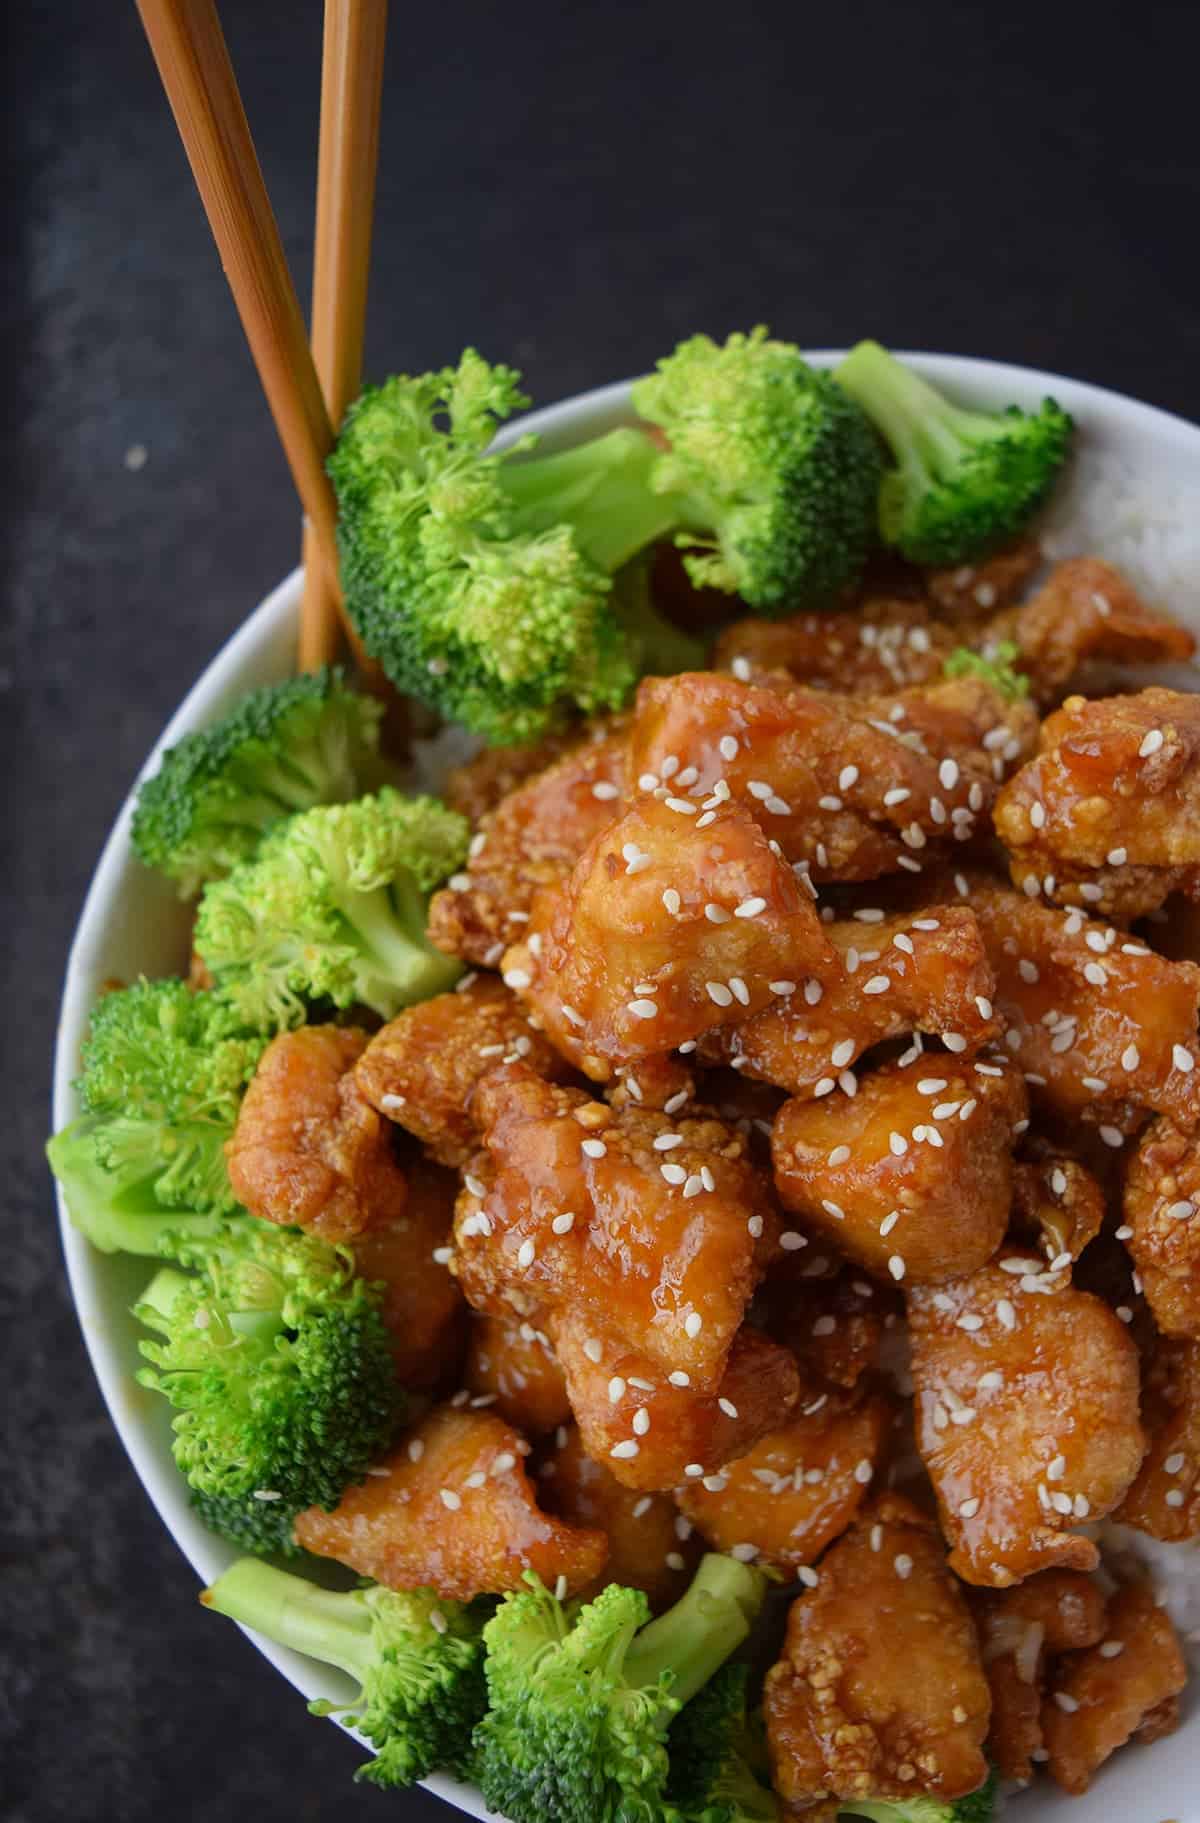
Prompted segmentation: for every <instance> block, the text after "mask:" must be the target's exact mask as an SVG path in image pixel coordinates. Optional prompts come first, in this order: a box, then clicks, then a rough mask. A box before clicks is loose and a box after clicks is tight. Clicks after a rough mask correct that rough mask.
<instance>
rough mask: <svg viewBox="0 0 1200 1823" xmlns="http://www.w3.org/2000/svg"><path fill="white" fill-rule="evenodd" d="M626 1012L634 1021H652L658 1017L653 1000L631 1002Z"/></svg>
mask: <svg viewBox="0 0 1200 1823" xmlns="http://www.w3.org/2000/svg"><path fill="white" fill-rule="evenodd" d="M626 1010H627V1011H628V1012H630V1013H632V1014H633V1016H634V1018H635V1019H654V1018H657V1016H658V1008H657V1007H656V1006H655V1004H654V1002H653V1000H631V1001H630V1002H629V1005H628V1007H627V1009H626Z"/></svg>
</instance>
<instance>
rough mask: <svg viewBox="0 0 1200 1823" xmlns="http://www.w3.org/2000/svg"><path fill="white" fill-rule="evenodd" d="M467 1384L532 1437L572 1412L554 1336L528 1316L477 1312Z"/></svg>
mask: <svg viewBox="0 0 1200 1823" xmlns="http://www.w3.org/2000/svg"><path fill="white" fill-rule="evenodd" d="M463 1384H464V1385H465V1386H467V1387H469V1388H470V1390H471V1392H472V1393H474V1394H475V1395H476V1397H477V1398H484V1399H486V1398H491V1399H492V1401H493V1403H494V1407H495V1410H496V1411H498V1412H499V1414H500V1416H501V1417H502V1418H507V1420H508V1422H509V1423H510V1424H515V1425H516V1426H517V1428H518V1429H519V1430H522V1431H524V1433H525V1435H526V1436H528V1437H538V1436H542V1435H544V1434H545V1433H546V1432H547V1431H552V1430H554V1428H555V1427H556V1426H557V1425H560V1424H565V1423H566V1422H567V1420H568V1419H569V1418H570V1416H571V1403H570V1400H569V1399H568V1398H567V1386H566V1381H565V1380H564V1379H563V1372H562V1368H561V1367H560V1366H559V1364H558V1360H557V1359H556V1357H555V1353H554V1350H553V1348H552V1347H551V1346H550V1338H549V1336H547V1335H546V1333H545V1331H544V1330H541V1329H538V1328H536V1327H535V1325H534V1324H532V1323H530V1322H529V1321H528V1319H522V1318H516V1317H513V1318H512V1319H509V1318H507V1317H489V1316H482V1315H480V1314H479V1312H475V1313H474V1315H473V1316H472V1319H471V1339H470V1344H469V1347H468V1350H467V1365H466V1368H465V1370H464V1373H463Z"/></svg>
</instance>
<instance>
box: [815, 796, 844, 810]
mask: <svg viewBox="0 0 1200 1823" xmlns="http://www.w3.org/2000/svg"><path fill="white" fill-rule="evenodd" d="M841 808H842V800H841V798H834V797H823V798H818V799H817V809H818V810H832V811H838V810H840V809H841Z"/></svg>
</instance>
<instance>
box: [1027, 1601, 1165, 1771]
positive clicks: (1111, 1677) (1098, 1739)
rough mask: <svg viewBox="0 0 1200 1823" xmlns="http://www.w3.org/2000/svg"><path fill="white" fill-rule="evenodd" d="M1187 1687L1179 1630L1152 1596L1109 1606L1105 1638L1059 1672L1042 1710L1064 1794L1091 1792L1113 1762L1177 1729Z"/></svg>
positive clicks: (1069, 1658) (1066, 1660) (1068, 1658)
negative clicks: (1141, 1742) (1177, 1702)
mask: <svg viewBox="0 0 1200 1823" xmlns="http://www.w3.org/2000/svg"><path fill="white" fill-rule="evenodd" d="M1186 1682H1187V1667H1186V1665H1185V1663H1184V1658H1183V1653H1182V1652H1181V1650H1180V1647H1179V1641H1178V1639H1177V1638H1176V1636H1175V1629H1174V1627H1173V1626H1172V1625H1171V1622H1170V1619H1169V1618H1168V1616H1167V1612H1166V1610H1165V1609H1164V1608H1160V1607H1159V1605H1158V1603H1157V1602H1156V1600H1155V1598H1154V1592H1153V1590H1152V1589H1150V1588H1149V1587H1147V1586H1146V1584H1144V1583H1129V1584H1127V1585H1126V1587H1125V1588H1123V1589H1121V1590H1119V1591H1118V1592H1117V1594H1116V1595H1114V1596H1113V1598H1112V1600H1111V1601H1110V1602H1109V1604H1108V1612H1107V1614H1106V1616H1105V1625H1104V1638H1103V1639H1102V1640H1101V1642H1100V1643H1099V1645H1096V1646H1089V1647H1088V1648H1087V1649H1086V1650H1085V1651H1082V1652H1069V1653H1067V1654H1066V1655H1065V1657H1063V1658H1061V1659H1060V1660H1059V1661H1058V1663H1057V1664H1056V1666H1055V1667H1054V1675H1053V1678H1052V1679H1051V1683H1052V1689H1051V1691H1050V1694H1049V1695H1048V1696H1047V1698H1046V1701H1045V1703H1044V1705H1043V1707H1042V1729H1043V1733H1044V1735H1045V1739H1046V1749H1047V1752H1048V1754H1049V1771H1050V1775H1051V1777H1052V1778H1054V1779H1056V1780H1057V1782H1058V1783H1059V1784H1060V1785H1061V1786H1062V1788H1063V1790H1064V1791H1069V1792H1073V1793H1074V1794H1075V1795H1076V1796H1078V1795H1079V1794H1080V1793H1082V1792H1085V1791H1086V1790H1087V1788H1088V1786H1089V1785H1090V1784H1091V1782H1092V1779H1093V1777H1094V1776H1095V1774H1096V1773H1097V1772H1098V1771H1099V1769H1100V1767H1101V1766H1102V1765H1103V1764H1104V1762H1105V1760H1107V1759H1108V1757H1109V1755H1110V1754H1113V1753H1115V1752H1116V1750H1117V1748H1118V1747H1123V1746H1124V1745H1125V1743H1126V1741H1128V1740H1130V1739H1131V1738H1133V1737H1135V1736H1138V1735H1141V1734H1142V1731H1143V1729H1147V1725H1148V1732H1147V1733H1146V1735H1145V1738H1146V1739H1150V1740H1158V1739H1159V1738H1160V1737H1161V1736H1162V1735H1163V1734H1168V1733H1170V1731H1171V1729H1172V1728H1173V1727H1175V1726H1176V1725H1177V1723H1178V1710H1177V1708H1176V1707H1175V1706H1174V1703H1173V1699H1174V1698H1175V1697H1177V1696H1178V1695H1179V1693H1180V1691H1181V1690H1182V1689H1183V1687H1184V1685H1185V1683H1186Z"/></svg>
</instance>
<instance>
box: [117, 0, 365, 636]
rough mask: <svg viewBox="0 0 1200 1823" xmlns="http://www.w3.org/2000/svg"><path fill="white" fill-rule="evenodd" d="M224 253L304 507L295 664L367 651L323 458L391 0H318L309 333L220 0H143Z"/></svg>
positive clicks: (359, 314)
mask: <svg viewBox="0 0 1200 1823" xmlns="http://www.w3.org/2000/svg"><path fill="white" fill-rule="evenodd" d="M137 5H138V11H139V13H140V14H141V18H142V24H143V26H144V28H145V31H146V36H147V38H148V39H149V41H150V49H151V51H152V52H153V55H154V61H155V63H156V64H157V65H158V72H159V75H160V76H161V78H162V83H163V87H164V89H165V90H166V93H167V99H168V100H169V102H170V104H171V110H172V112H173V114H174V116H175V122H176V125H177V126H178V128H179V133H180V137H181V138H182V140H183V143H184V147H185V149H186V151H187V155H188V161H189V163H190V164H191V167H192V175H193V176H194V178H195V180H196V186H197V188H198V190H199V191H200V195H201V198H202V200H203V203H204V207H205V211H206V213H207V215H208V221H209V226H210V227H211V229H212V232H213V237H214V239H215V240H216V243H217V248H218V251H219V253H220V256H221V264H222V265H223V266H224V268H225V275H226V277H227V279H228V280H229V287H230V290H231V291H232V292H233V297H234V302H235V303H236V305H237V309H238V314H239V316H240V317H241V320H242V328H243V329H244V331H245V334H246V339H247V341H248V342H249V344H250V351H251V354H252V355H253V357H254V364H255V366H256V367H257V369H258V376H259V379H260V380H261V382H262V387H263V391H264V392H265V394H266V396H267V403H268V405H269V406H270V409H271V415H272V416H273V418H274V420H275V427H276V429H277V430H278V432H279V437H280V441H281V442H282V444H283V448H284V453H285V455H286V456H287V460H288V464H289V466H290V468H291V471H292V478H293V480H294V481H295V483H296V491H297V493H298V494H299V496H300V502H301V505H302V507H303V509H304V517H305V526H304V545H303V556H304V566H305V585H304V601H303V607H302V610H301V619H300V642H299V663H300V667H301V669H302V670H313V669H315V668H316V667H317V666H319V665H322V664H326V663H328V662H329V661H330V660H331V659H332V658H334V657H335V656H336V654H337V649H338V644H339V620H338V617H339V613H340V615H341V630H342V631H344V633H345V636H346V638H347V640H348V641H349V644H350V647H351V650H352V651H353V653H354V655H355V657H356V659H357V660H358V661H359V663H360V664H362V665H363V666H364V668H369V661H368V660H366V659H365V655H364V654H363V652H362V649H361V647H360V645H359V643H358V639H357V637H356V635H355V633H354V630H353V628H352V627H351V626H350V624H349V621H348V620H347V618H346V615H345V611H344V608H343V606H342V600H341V592H340V590H339V588H338V568H337V545H336V539H335V525H336V520H337V505H336V502H335V500H334V495H333V489H332V487H331V486H330V483H329V477H328V476H327V474H326V473H325V458H326V456H327V455H328V454H329V451H330V449H331V448H332V445H333V440H334V426H335V425H337V424H340V423H341V420H342V417H343V414H344V413H345V410H346V407H347V406H348V405H349V403H350V401H351V400H352V399H353V397H354V395H355V393H356V392H357V391H358V387H359V384H360V380H361V373H362V352H363V334H364V329H365V324H366V303H367V269H368V264H369V258H370V245H371V214H372V208H373V204H374V195H375V165H376V157H377V151H378V144H379V111H380V91H381V88H382V80H383V46H384V36H385V32H386V27H387V0H326V8H325V41H324V52H323V59H322V69H321V131H320V151H319V159H318V173H317V215H316V253H315V260H314V268H313V309H312V345H311V349H310V346H309V340H308V337H307V336H306V334H305V329H304V318H303V316H302V314H301V310H300V305H299V301H298V300H297V297H296V290H295V286H294V285H293V283H292V279H291V274H290V273H289V271H288V266H287V260H286V259H285V257H284V252H283V245H282V242H281V240H280V237H279V228H278V226H277V224H276V221H275V216H274V213H273V211H272V209H271V204H270V200H269V198H268V196H267V189H266V185H265V183H264V182H263V176H262V171H261V170H260V168H259V163H258V158H257V156H256V154H255V150H254V141H253V140H252V138H251V136H250V128H249V125H248V123H247V120H246V114H245V110H244V108H243V106H242V100H241V96H240V94H239V93H238V86H237V79H236V77H235V76H234V73H233V66H232V64H231V62H230V59H229V52H228V50H227V48H226V45H225V39H224V36H223V34H222V31H221V24H220V20H219V19H218V17H217V9H216V5H215V0H137Z"/></svg>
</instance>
